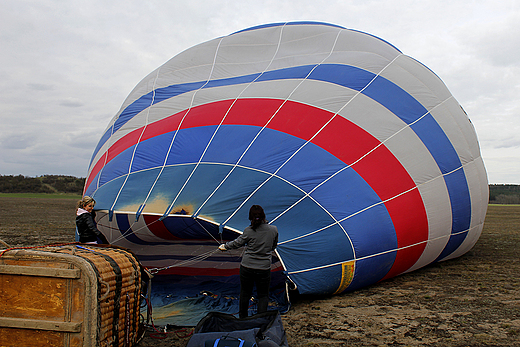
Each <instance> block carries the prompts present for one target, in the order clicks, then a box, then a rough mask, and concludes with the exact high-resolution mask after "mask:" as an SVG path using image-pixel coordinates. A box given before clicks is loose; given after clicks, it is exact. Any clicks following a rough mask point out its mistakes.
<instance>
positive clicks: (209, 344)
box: [204, 336, 257, 347]
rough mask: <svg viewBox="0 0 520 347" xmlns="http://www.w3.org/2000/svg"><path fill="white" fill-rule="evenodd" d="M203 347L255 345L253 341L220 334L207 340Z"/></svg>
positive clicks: (244, 346)
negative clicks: (220, 335) (218, 336)
mask: <svg viewBox="0 0 520 347" xmlns="http://www.w3.org/2000/svg"><path fill="white" fill-rule="evenodd" d="M204 347H257V346H256V343H255V342H249V341H245V340H242V339H240V338H238V337H232V336H222V337H220V338H218V339H213V340H207V341H206V342H205V343H204Z"/></svg>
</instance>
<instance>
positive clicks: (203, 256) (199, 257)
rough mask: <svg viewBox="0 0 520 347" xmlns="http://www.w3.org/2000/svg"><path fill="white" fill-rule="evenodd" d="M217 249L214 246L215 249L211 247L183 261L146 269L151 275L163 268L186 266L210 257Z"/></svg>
mask: <svg viewBox="0 0 520 347" xmlns="http://www.w3.org/2000/svg"><path fill="white" fill-rule="evenodd" d="M218 250H219V249H218V248H215V249H213V250H211V251H208V252H206V253H202V254H199V255H196V256H194V257H192V258H190V259H186V260H184V261H181V262H178V263H177V264H173V265H170V266H165V267H160V268H151V269H148V271H150V273H151V274H152V275H155V274H157V273H158V272H159V271H164V270H168V269H171V268H174V267H179V266H186V265H191V264H195V263H198V262H201V261H203V260H205V259H207V258H209V257H211V256H212V255H213V254H214V253H216V252H217V251H218Z"/></svg>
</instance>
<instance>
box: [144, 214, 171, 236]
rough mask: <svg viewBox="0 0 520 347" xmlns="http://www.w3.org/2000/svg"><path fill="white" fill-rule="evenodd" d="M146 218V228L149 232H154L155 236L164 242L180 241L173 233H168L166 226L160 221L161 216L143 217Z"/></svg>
mask: <svg viewBox="0 0 520 347" xmlns="http://www.w3.org/2000/svg"><path fill="white" fill-rule="evenodd" d="M142 217H143V218H144V222H145V223H146V227H147V228H148V230H150V231H151V232H152V234H154V235H155V236H157V237H159V238H161V239H163V240H179V238H178V237H176V236H174V235H172V233H171V232H169V231H168V229H167V228H166V226H165V225H164V223H163V222H162V221H160V220H159V218H160V217H161V216H154V215H147V214H144V215H142Z"/></svg>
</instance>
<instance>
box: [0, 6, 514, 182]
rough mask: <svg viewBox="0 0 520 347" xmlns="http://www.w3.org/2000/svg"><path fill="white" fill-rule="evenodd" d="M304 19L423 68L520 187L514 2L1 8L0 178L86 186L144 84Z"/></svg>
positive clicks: (492, 167) (494, 177)
mask: <svg viewBox="0 0 520 347" xmlns="http://www.w3.org/2000/svg"><path fill="white" fill-rule="evenodd" d="M300 20H311V21H322V22H328V23H331V24H337V25H340V26H343V27H346V28H350V29H356V30H360V31H364V32H367V33H370V34H373V35H375V36H378V37H380V38H382V39H384V40H386V41H388V42H390V43H391V44H393V45H394V46H396V47H397V48H399V49H400V50H401V51H402V52H403V53H404V54H406V55H409V56H411V57H413V58H415V59H417V60H419V61H420V62H422V63H423V64H425V65H426V66H428V67H429V68H430V69H432V70H433V71H434V72H435V73H436V74H437V75H438V76H439V77H440V78H441V79H442V80H443V81H444V83H445V84H446V85H447V86H448V88H449V89H450V91H451V93H452V94H453V95H454V97H455V98H456V99H457V101H458V102H459V103H460V104H461V105H462V106H463V107H464V109H465V110H466V112H467V113H468V116H469V117H470V119H471V121H472V122H473V124H474V126H475V129H476V132H477V135H478V138H479V140H480V148H481V151H482V156H483V158H484V162H485V164H486V169H487V173H488V179H489V182H490V183H513V184H520V126H519V122H520V1H514V0H501V1H496V0H491V1H477V0H475V1H469V0H447V1H444V0H433V1H430V0H426V1H417V0H396V1H389V0H385V1H378V0H364V1H359V0H355V1H354V0H352V1H351V0H338V1H334V0H327V1H319V0H308V1H307V0H304V1H296V0H294V1H288V0H273V1H263V0H251V1H250V0H240V1H225V0H218V1H210V0H206V1H204V0H164V1H159V0H157V1H151V0H144V1H143V0H140V1H137V0H124V1H120V0H111V1H107V0H84V1H77V0H2V1H1V2H0V63H1V64H0V121H1V125H0V175H18V174H22V175H24V176H40V175H44V174H57V175H73V176H77V177H85V176H86V175H87V169H88V164H89V160H90V157H91V155H92V152H93V150H94V148H95V146H96V144H97V142H98V140H99V139H100V137H101V135H102V134H103V131H104V129H105V128H106V126H107V125H108V122H109V121H110V119H111V118H112V117H113V116H114V115H115V114H116V113H117V111H118V110H119V108H120V106H121V104H122V103H123V101H124V99H125V98H126V96H127V95H128V94H129V93H130V91H131V90H132V89H133V87H134V86H135V85H136V84H137V83H138V82H139V81H140V80H141V79H142V78H144V77H145V76H146V75H147V74H148V73H150V72H151V71H153V70H154V69H156V68H157V67H159V66H160V65H162V64H163V63H164V62H166V61H167V60H169V59H170V58H172V57H173V56H175V55H177V54H178V53H180V52H182V51H184V50H186V49H188V48H190V47H192V46H194V45H196V44H199V43H202V42H205V41H208V40H211V39H213V38H216V37H220V36H225V35H228V34H231V33H233V32H235V31H238V30H241V29H245V28H248V27H252V26H256V25H259V24H265V23H273V22H285V21H300Z"/></svg>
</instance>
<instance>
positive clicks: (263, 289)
mask: <svg viewBox="0 0 520 347" xmlns="http://www.w3.org/2000/svg"><path fill="white" fill-rule="evenodd" d="M270 284H271V269H269V270H258V269H251V268H248V267H245V266H242V265H240V301H239V313H238V316H239V317H240V318H246V317H247V311H248V309H249V299H250V298H251V296H252V295H253V286H254V285H256V293H257V296H258V303H257V307H258V309H257V313H262V312H266V311H267V304H268V303H269V286H270Z"/></svg>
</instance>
